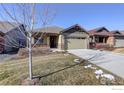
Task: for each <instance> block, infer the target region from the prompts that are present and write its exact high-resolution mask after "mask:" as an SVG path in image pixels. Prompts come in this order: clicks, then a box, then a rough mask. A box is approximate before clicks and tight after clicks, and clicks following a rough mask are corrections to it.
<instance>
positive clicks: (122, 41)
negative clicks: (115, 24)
mask: <svg viewBox="0 0 124 93" xmlns="http://www.w3.org/2000/svg"><path fill="white" fill-rule="evenodd" d="M115 47H124V39H115Z"/></svg>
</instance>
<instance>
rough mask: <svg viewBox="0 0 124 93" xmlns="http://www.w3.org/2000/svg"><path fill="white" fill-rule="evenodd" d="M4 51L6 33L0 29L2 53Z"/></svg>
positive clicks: (0, 49) (0, 48) (0, 51)
mask: <svg viewBox="0 0 124 93" xmlns="http://www.w3.org/2000/svg"><path fill="white" fill-rule="evenodd" d="M3 51H4V33H3V32H1V31H0V54H1V53H3Z"/></svg>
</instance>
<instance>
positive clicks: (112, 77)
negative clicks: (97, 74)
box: [101, 74, 115, 80]
mask: <svg viewBox="0 0 124 93" xmlns="http://www.w3.org/2000/svg"><path fill="white" fill-rule="evenodd" d="M101 77H105V78H107V79H109V80H115V77H114V76H113V75H111V74H103V75H101Z"/></svg>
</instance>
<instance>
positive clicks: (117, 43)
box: [110, 30, 124, 47]
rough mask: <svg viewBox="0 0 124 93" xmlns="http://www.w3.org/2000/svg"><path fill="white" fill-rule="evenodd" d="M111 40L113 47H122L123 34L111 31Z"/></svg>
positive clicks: (123, 42) (123, 43)
mask: <svg viewBox="0 0 124 93" xmlns="http://www.w3.org/2000/svg"><path fill="white" fill-rule="evenodd" d="M110 33H111V39H112V41H113V42H114V43H113V46H114V47H124V34H123V33H121V32H120V31H118V30H117V31H111V32H110Z"/></svg>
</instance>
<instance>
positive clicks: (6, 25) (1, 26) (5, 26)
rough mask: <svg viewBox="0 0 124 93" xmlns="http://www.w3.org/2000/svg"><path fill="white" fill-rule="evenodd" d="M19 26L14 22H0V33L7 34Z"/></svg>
mask: <svg viewBox="0 0 124 93" xmlns="http://www.w3.org/2000/svg"><path fill="white" fill-rule="evenodd" d="M19 25H20V24H19V23H15V22H7V21H0V31H1V32H3V33H7V32H9V31H10V30H12V29H14V28H15V27H18V26H19Z"/></svg>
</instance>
